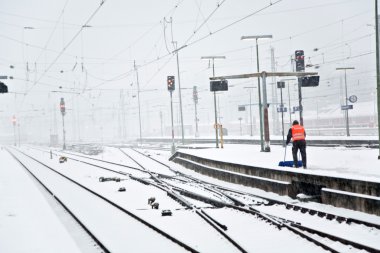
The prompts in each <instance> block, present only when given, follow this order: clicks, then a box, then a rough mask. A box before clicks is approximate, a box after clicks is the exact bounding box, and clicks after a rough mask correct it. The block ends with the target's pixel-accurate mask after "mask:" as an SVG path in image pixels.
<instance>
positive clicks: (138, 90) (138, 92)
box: [133, 61, 142, 145]
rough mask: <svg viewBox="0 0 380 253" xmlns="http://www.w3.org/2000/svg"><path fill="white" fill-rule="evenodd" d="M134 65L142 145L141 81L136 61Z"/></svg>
mask: <svg viewBox="0 0 380 253" xmlns="http://www.w3.org/2000/svg"><path fill="white" fill-rule="evenodd" d="M133 66H134V69H135V71H136V82H137V103H138V105H139V106H138V107H139V136H140V145H142V134H141V106H140V83H139V72H138V70H137V66H136V61H133Z"/></svg>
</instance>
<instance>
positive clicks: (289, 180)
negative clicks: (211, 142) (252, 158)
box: [171, 152, 380, 215]
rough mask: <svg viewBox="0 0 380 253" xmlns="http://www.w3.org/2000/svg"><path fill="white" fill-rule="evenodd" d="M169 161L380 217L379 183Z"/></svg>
mask: <svg viewBox="0 0 380 253" xmlns="http://www.w3.org/2000/svg"><path fill="white" fill-rule="evenodd" d="M171 160H172V161H174V162H176V163H179V164H181V165H183V166H184V167H186V168H189V169H192V170H194V171H196V172H198V173H201V174H205V175H208V176H211V177H214V178H218V179H221V180H224V181H227V182H232V183H236V184H242V185H246V186H251V187H255V188H259V189H262V190H265V191H269V192H275V193H278V194H279V195H288V196H290V197H292V198H295V197H296V195H297V194H299V193H303V194H306V195H314V196H319V200H320V201H321V202H322V203H325V204H330V205H333V206H337V207H344V208H347V209H352V210H357V211H362V212H366V213H370V214H376V215H380V182H378V181H377V180H374V181H370V180H358V179H353V178H347V177H344V176H342V177H339V176H328V175H318V174H311V173H309V172H308V171H307V170H302V169H299V170H298V171H295V170H294V169H292V170H291V171H289V170H286V169H276V168H265V167H259V166H250V165H244V164H239V163H233V162H225V161H218V160H212V159H208V158H204V157H200V156H196V155H194V154H189V153H185V152H176V153H175V154H174V155H173V156H172V157H171Z"/></svg>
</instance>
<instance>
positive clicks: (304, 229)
mask: <svg viewBox="0 0 380 253" xmlns="http://www.w3.org/2000/svg"><path fill="white" fill-rule="evenodd" d="M135 152H137V153H139V154H140V155H143V156H145V157H147V158H149V159H152V160H154V161H156V162H157V163H159V164H162V165H163V166H168V165H166V164H164V163H162V162H160V161H158V160H157V159H154V158H153V157H151V156H150V155H149V156H148V155H146V154H144V153H142V152H139V151H137V150H135ZM168 167H169V166H168ZM181 176H182V177H185V178H187V179H190V180H192V181H193V182H198V183H200V184H201V185H206V186H207V185H208V186H207V187H205V189H207V190H209V191H212V192H219V194H220V195H224V196H225V197H226V198H228V199H230V200H231V201H233V202H234V204H233V205H231V204H225V206H226V207H230V208H234V209H238V210H241V211H243V212H249V213H252V214H255V215H258V216H260V217H261V218H263V219H265V220H266V221H268V222H270V223H272V224H273V225H275V226H277V227H279V228H280V229H281V228H284V227H286V228H288V229H289V230H291V231H293V232H294V233H296V234H298V235H300V236H301V237H303V238H305V239H307V240H309V241H312V242H313V243H315V244H316V245H318V246H321V247H323V248H324V249H326V250H329V251H331V252H339V251H338V250H336V249H334V248H333V247H329V246H328V245H326V244H324V243H322V242H321V241H323V240H316V239H315V238H314V237H315V236H319V237H320V238H322V239H323V238H327V239H329V240H331V241H335V242H339V243H341V244H343V245H350V246H352V247H355V248H356V249H358V250H366V251H368V252H380V250H379V249H378V248H375V247H371V246H367V245H364V244H361V243H357V242H355V241H353V240H349V239H346V238H344V237H341V236H337V235H334V234H331V233H328V232H324V231H321V230H318V229H315V228H313V227H311V226H310V225H309V226H307V225H301V222H299V221H293V220H289V219H286V218H283V217H281V216H275V215H272V214H269V213H265V212H263V211H262V210H263V209H265V208H261V209H258V208H256V207H252V206H247V205H246V204H245V203H244V202H242V201H239V200H238V199H236V198H231V196H229V195H228V194H231V193H233V194H240V195H242V196H244V197H246V196H247V195H248V196H251V197H254V198H262V197H261V196H257V195H251V194H247V193H243V192H238V191H236V190H231V189H228V188H224V187H220V186H218V185H215V184H210V183H207V182H204V181H202V180H199V179H195V178H193V177H189V176H187V175H185V174H181ZM182 194H184V195H187V196H191V195H192V197H193V198H196V199H198V200H200V199H201V198H202V197H201V196H199V195H198V194H192V193H191V192H188V191H186V192H182ZM263 199H264V200H265V201H267V202H266V204H265V205H266V206H271V205H275V204H277V205H281V206H283V207H285V209H286V210H293V211H297V212H298V211H300V212H301V213H302V214H308V215H311V216H316V217H319V218H325V219H326V220H329V221H337V222H338V223H345V224H347V225H348V226H349V225H350V224H356V225H364V226H366V227H369V228H374V229H377V230H380V224H376V223H370V222H367V221H362V220H358V219H353V218H349V217H343V216H340V215H335V214H332V213H326V212H322V211H318V210H315V209H311V208H305V207H301V206H298V205H294V204H289V203H286V202H281V201H278V200H274V199H268V198H263ZM204 201H206V202H208V203H213V204H214V205H215V206H219V207H220V206H222V205H223V202H222V203H221V202H220V201H214V200H212V199H208V198H204ZM244 207H248V209H249V210H250V211H247V209H246V208H244Z"/></svg>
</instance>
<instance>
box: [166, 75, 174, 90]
mask: <svg viewBox="0 0 380 253" xmlns="http://www.w3.org/2000/svg"><path fill="white" fill-rule="evenodd" d="M167 84H168V91H173V90H175V79H174V76H168V78H167Z"/></svg>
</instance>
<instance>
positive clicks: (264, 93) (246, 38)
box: [241, 35, 273, 151]
mask: <svg viewBox="0 0 380 253" xmlns="http://www.w3.org/2000/svg"><path fill="white" fill-rule="evenodd" d="M271 38H273V36H272V35H252V36H241V40H256V64H257V72H258V73H259V72H260V64H259V45H258V42H257V41H258V40H259V39H271ZM257 84H258V86H257V87H258V93H259V115H260V145H261V151H270V149H269V150H268V149H264V140H263V128H265V129H264V130H265V133H266V134H265V135H266V136H269V132H268V131H269V125H268V124H267V123H268V115H267V114H268V105H267V104H266V97H265V96H266V87H263V95H264V100H265V101H264V106H262V104H261V86H260V77H257ZM263 111H264V118H265V117H266V119H264V122H263ZM265 111H266V113H265ZM263 123H264V124H265V125H264V126H263ZM267 132H268V133H267Z"/></svg>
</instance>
